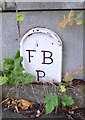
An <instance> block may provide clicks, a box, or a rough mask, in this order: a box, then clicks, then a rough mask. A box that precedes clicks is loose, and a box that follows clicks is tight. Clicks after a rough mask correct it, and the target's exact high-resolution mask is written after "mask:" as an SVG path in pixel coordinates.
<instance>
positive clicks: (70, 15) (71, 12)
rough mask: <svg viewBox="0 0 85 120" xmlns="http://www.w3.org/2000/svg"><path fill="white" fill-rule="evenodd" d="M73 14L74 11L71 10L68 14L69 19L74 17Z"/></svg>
mask: <svg viewBox="0 0 85 120" xmlns="http://www.w3.org/2000/svg"><path fill="white" fill-rule="evenodd" d="M73 16H74V11H73V10H71V11H70V12H69V14H68V19H69V18H71V17H73Z"/></svg>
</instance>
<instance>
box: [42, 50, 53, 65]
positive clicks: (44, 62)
mask: <svg viewBox="0 0 85 120" xmlns="http://www.w3.org/2000/svg"><path fill="white" fill-rule="evenodd" d="M41 52H43V62H42V64H52V63H53V59H52V52H50V51H43V50H42V51H41ZM46 52H47V53H50V56H49V57H46V54H45V53H46ZM45 59H50V60H51V62H49V63H46V61H45Z"/></svg>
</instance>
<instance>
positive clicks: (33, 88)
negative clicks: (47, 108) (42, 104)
mask: <svg viewBox="0 0 85 120" xmlns="http://www.w3.org/2000/svg"><path fill="white" fill-rule="evenodd" d="M31 88H32V92H33V94H34V97H35V99H36V100H37V102H38V103H39V100H38V99H37V96H36V94H35V92H34V88H33V86H32V84H31Z"/></svg>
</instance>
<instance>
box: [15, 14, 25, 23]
mask: <svg viewBox="0 0 85 120" xmlns="http://www.w3.org/2000/svg"><path fill="white" fill-rule="evenodd" d="M16 19H17V21H19V22H23V21H24V15H23V14H18V15H17V18H16Z"/></svg>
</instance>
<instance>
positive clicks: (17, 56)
mask: <svg viewBox="0 0 85 120" xmlns="http://www.w3.org/2000/svg"><path fill="white" fill-rule="evenodd" d="M19 57H20V51H19V50H18V51H17V53H16V55H15V59H17V58H19Z"/></svg>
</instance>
